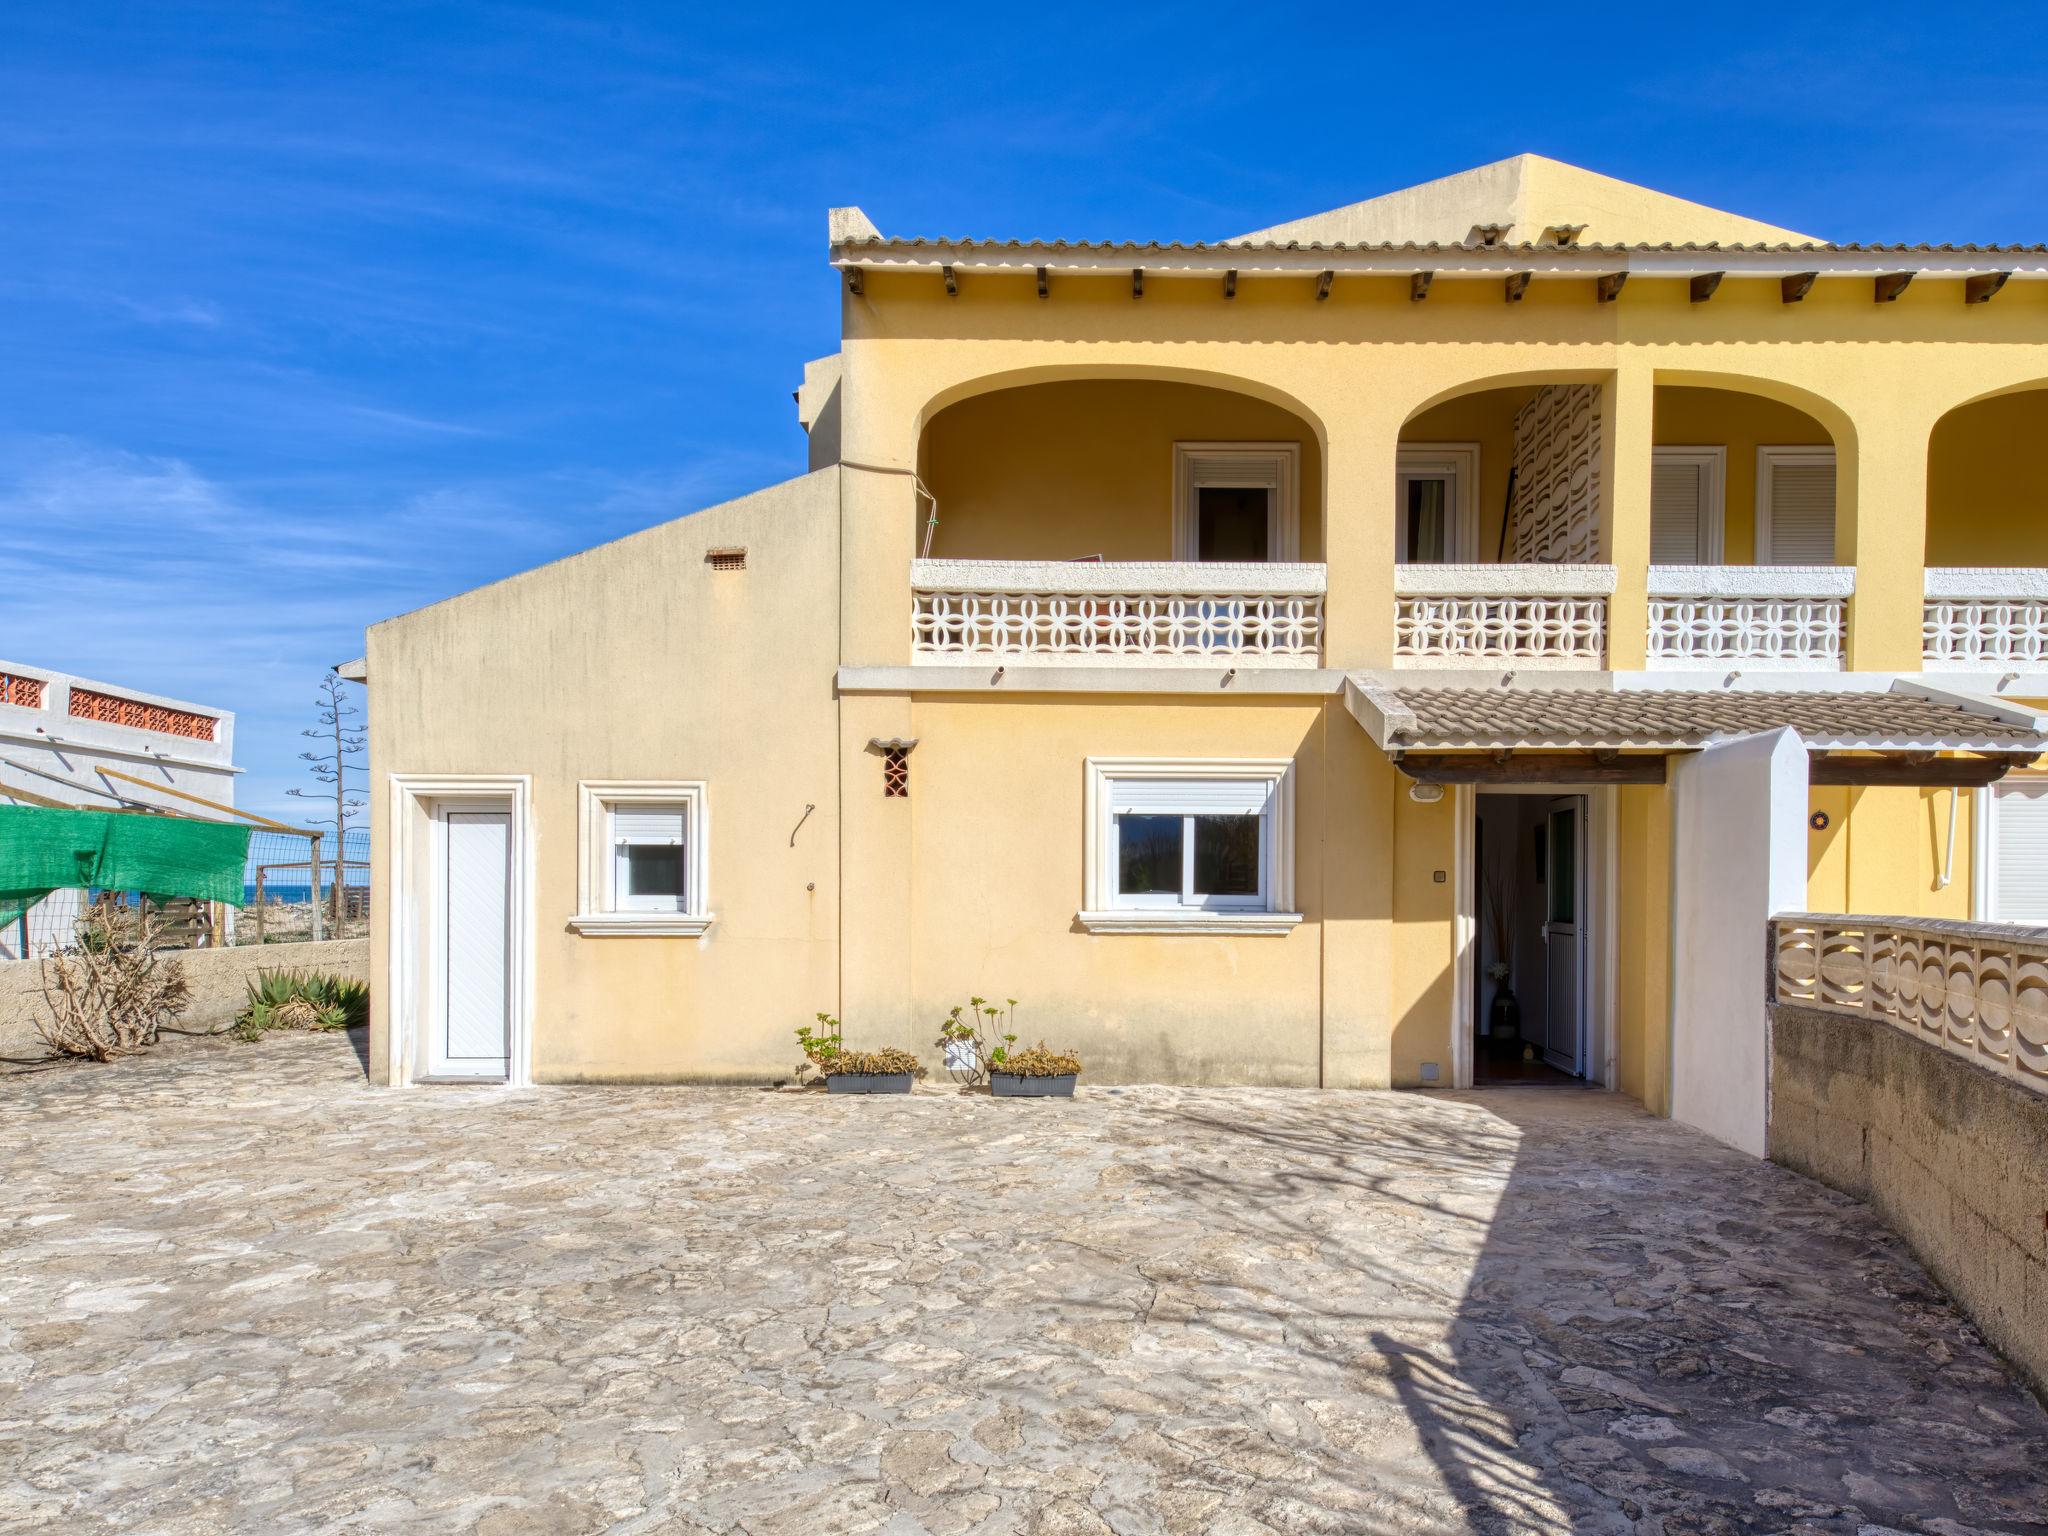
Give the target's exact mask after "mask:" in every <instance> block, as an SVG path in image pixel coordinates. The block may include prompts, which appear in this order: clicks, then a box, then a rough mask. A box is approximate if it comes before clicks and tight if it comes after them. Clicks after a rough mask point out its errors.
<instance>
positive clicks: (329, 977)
mask: <svg viewBox="0 0 2048 1536" xmlns="http://www.w3.org/2000/svg"><path fill="white" fill-rule="evenodd" d="M369 1022H370V986H369V983H368V982H365V981H359V980H357V979H356V978H355V977H352V976H336V975H333V974H331V973H329V972H326V971H298V970H260V971H258V972H257V973H256V975H255V976H254V978H253V979H251V981H250V982H249V1000H248V1002H246V1003H245V1004H243V1005H242V1011H241V1013H239V1014H238V1015H236V1017H235V1035H236V1036H237V1038H239V1039H243V1040H254V1039H257V1038H258V1037H259V1036H262V1035H265V1034H268V1033H269V1032H270V1031H271V1030H274V1029H352V1028H354V1027H355V1026H357V1025H359V1024H367V1023H369Z"/></svg>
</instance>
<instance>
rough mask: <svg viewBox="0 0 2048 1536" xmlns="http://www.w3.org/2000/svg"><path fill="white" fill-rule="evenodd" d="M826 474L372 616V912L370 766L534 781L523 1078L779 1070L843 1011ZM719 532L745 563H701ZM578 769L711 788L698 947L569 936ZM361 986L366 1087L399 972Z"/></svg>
mask: <svg viewBox="0 0 2048 1536" xmlns="http://www.w3.org/2000/svg"><path fill="white" fill-rule="evenodd" d="M838 482H839V471H837V470H836V469H828V470H821V471H819V472H817V473H815V474H811V475H807V476H805V477H803V478H802V479H799V480H792V481H789V482H786V483H785V484H782V485H779V486H775V487H773V488H771V489H769V490H766V491H762V492H759V493H758V494H756V495H753V496H748V497H745V498H742V499H741V500H739V501H735V502H729V503H727V504H725V505H724V506H721V507H714V508H712V509H710V510H708V511H704V512H699V513H697V514H695V515H694V516H691V517H687V518H683V519H681V520H679V521H676V522H671V523H665V524H663V525H661V526H660V527H658V528H653V529H650V530H648V531H647V532H645V533H641V534H637V535H635V536H633V537H631V538H627V539H621V540H619V541H618V542H616V543H613V544H606V545H602V546H600V547H599V548H596V549H593V550H589V551H586V552H585V553H583V554H580V555H577V556H574V557H572V558H570V559H568V560H563V561H559V562H557V563H556V564H553V565H549V566H543V567H541V568H540V569H539V570H536V571H529V572H527V573H525V574H524V575H521V576H515V577H513V578H511V579H510V580H507V581H502V582H499V583H497V584H496V585H494V586H489V587H483V588H479V589H478V590H476V591H474V592H470V593H467V594H465V595H463V596H461V597H458V598H453V599H450V600H449V601H447V602H444V603H439V604H436V605H435V606H433V607H431V608H424V609H421V610H420V611H418V612H417V613H412V614H408V615H406V616H405V617H403V618H399V619H393V620H390V621H388V622H386V623H383V624H379V625H377V626H376V627H375V628H373V629H372V630H371V631H370V635H369V666H370V688H369V703H370V773H371V782H372V784H373V785H374V786H376V792H375V793H373V794H372V795H371V797H370V800H371V807H372V827H371V835H372V838H373V841H374V844H375V846H376V848H377V850H378V853H377V858H376V861H375V868H374V871H373V884H372V892H373V894H372V910H373V911H376V912H380V913H381V912H389V911H390V910H392V908H391V906H390V902H391V899H392V891H391V885H390V868H389V860H390V852H391V848H392V846H393V844H392V828H391V826H390V825H389V811H390V806H389V796H388V794H387V793H386V792H385V791H384V789H383V786H384V785H385V783H386V775H388V774H392V773H443V774H462V773H471V774H512V773H524V774H530V775H531V776H532V779H533V822H534V836H535V854H536V859H537V863H536V869H535V898H536V921H535V942H536V946H537V948H536V955H535V969H536V973H537V974H536V978H535V986H536V999H537V1006H536V1016H535V1020H534V1031H533V1075H534V1077H535V1079H536V1080H538V1081H550V1080H553V1081H563V1080H575V1079H635V1078H670V1077H697V1078H712V1079H717V1078H732V1077H761V1076H766V1075H773V1074H776V1073H781V1072H786V1071H787V1070H788V1067H789V1064H790V1062H791V1061H792V1060H793V1059H795V1053H794V1049H793V1036H792V1034H791V1031H792V1030H793V1029H794V1028H795V1027H796V1025H797V1024H798V1023H800V1022H805V1021H808V1020H809V1018H810V1016H811V1015H812V1014H813V1013H814V1012H816V1011H817V1010H818V1009H820V1008H830V1007H832V1006H833V1005H834V1001H835V999H836V996H837V989H838V976H837V966H838V929H839V903H840V893H839V847H838V836H839V825H838V822H839V818H838V798H839V796H838V787H839V786H838V779H839V765H838V761H837V752H836V742H837V706H836V704H835V702H834V699H833V696H832V687H831V676H832V664H833V659H834V655H833V653H834V650H835V633H834V625H835V623H836V617H837V599H836V595H835V583H836V577H837V570H838V561H837V544H838V539H837V520H838ZM730 544H743V545H745V546H746V549H747V569H746V570H745V571H741V572H734V573H715V572H713V571H711V569H710V568H709V567H708V566H707V565H706V564H705V563H704V553H705V551H706V550H707V549H709V548H713V547H717V546H723V545H730ZM586 779H685V780H687V779H702V780H705V781H707V783H708V786H709V787H708V791H707V793H708V797H709V816H710V856H711V870H710V880H709V890H710V898H711V907H712V909H713V911H714V912H715V913H716V916H717V921H716V922H714V923H713V925H712V927H711V928H710V930H709V931H708V932H707V933H706V934H705V935H704V936H703V937H701V938H653V937H634V938H586V937H583V936H580V935H578V934H576V933H572V932H570V931H569V929H568V928H567V926H566V924H567V921H568V919H569V917H570V916H571V915H572V914H573V913H574V912H575V910H576V901H577V860H578V829H577V784H578V782H579V781H580V780H586ZM806 805H812V806H815V807H816V809H815V810H814V811H813V812H812V813H811V815H810V816H809V818H808V819H804V808H805V806H806ZM799 821H801V822H802V827H801V830H800V831H799V830H797V829H798V823H799ZM792 832H795V843H794V846H792V844H791V834H792ZM371 934H372V947H371V965H372V972H371V974H372V975H373V976H375V977H379V978H388V976H389V974H390V973H389V966H390V962H391V956H390V953H389V942H388V935H387V932H386V929H385V927H384V926H383V925H382V924H373V925H372V927H371ZM371 996H372V999H373V1005H372V1006H373V1014H372V1024H371V1053H370V1061H371V1070H372V1073H373V1076H375V1077H377V1078H378V1079H379V1080H381V1079H382V1075H383V1073H384V1070H385V1061H386V1055H385V1049H386V1041H387V1039H388V1034H387V1031H388V1030H389V1028H390V1007H391V998H390V988H389V987H388V986H387V985H382V984H380V985H377V986H373V987H372V989H371Z"/></svg>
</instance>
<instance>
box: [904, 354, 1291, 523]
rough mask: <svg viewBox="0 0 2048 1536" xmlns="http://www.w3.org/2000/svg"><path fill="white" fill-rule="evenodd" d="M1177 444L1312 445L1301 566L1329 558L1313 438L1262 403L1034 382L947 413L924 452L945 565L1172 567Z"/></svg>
mask: <svg viewBox="0 0 2048 1536" xmlns="http://www.w3.org/2000/svg"><path fill="white" fill-rule="evenodd" d="M1178 442H1257V443H1266V442H1288V443H1299V444H1300V445H1301V480H1300V500H1301V558H1302V559H1304V560H1320V559H1322V550H1323V535H1322V526H1323V516H1322V509H1323V460H1322V450H1321V447H1320V445H1319V443H1318V441H1317V437H1316V433H1315V430H1314V428H1312V427H1311V426H1310V425H1309V424H1308V423H1307V422H1305V421H1303V420H1302V419H1301V418H1300V417H1298V416H1296V415H1294V414H1293V413H1292V412H1290V411H1286V410H1283V409H1282V408H1281V407H1279V406H1277V405H1271V404H1268V403H1267V402H1266V401H1264V400H1260V399H1257V398H1255V397H1253V396H1251V395H1241V394H1236V393H1233V392H1231V391H1229V390H1223V389H1210V388H1206V387H1204V386H1201V385H1196V384H1174V383H1166V382H1162V381H1159V380H1153V379H1085V380H1070V381H1064V382H1060V383H1053V384H1032V385H1025V386H1022V387H1020V388H1016V389H1003V390H996V391H993V392H991V393H989V394H984V395H975V396H972V397H971V398H969V399H966V400H963V401H961V402H960V403H959V404H958V405H953V406H949V407H947V408H946V409H945V410H943V411H940V412H939V413H938V414H937V415H936V416H934V417H933V418H932V420H931V422H930V423H929V424H928V425H927V426H926V428H925V431H924V437H923V440H922V441H921V442H920V444H919V446H918V473H919V475H920V476H921V477H922V478H923V480H924V482H925V484H926V485H927V486H929V487H930V488H931V492H932V494H933V495H934V496H935V497H937V499H938V504H939V523H938V528H937V530H936V532H935V534H934V536H933V539H932V546H931V552H932V555H933V556H934V557H935V558H938V559H954V560H1080V559H1085V558H1087V557H1089V556H1091V555H1100V556H1101V557H1102V558H1104V559H1106V560H1171V559H1172V558H1173V445H1174V444H1175V443H1178ZM927 510H928V509H927ZM921 515H922V514H921ZM918 536H919V541H920V546H921V545H922V539H923V529H922V528H920V529H919V531H918Z"/></svg>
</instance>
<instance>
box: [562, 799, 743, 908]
mask: <svg viewBox="0 0 2048 1536" xmlns="http://www.w3.org/2000/svg"><path fill="white" fill-rule="evenodd" d="M621 805H660V806H673V807H674V808H676V809H677V810H680V811H681V812H682V813H683V901H684V904H685V910H683V911H681V912H674V911H659V910H646V909H641V910H633V909H629V908H623V907H621V906H620V905H619V898H618V885H617V879H618V877H617V866H618V850H617V848H616V847H615V846H614V843H615V841H616V840H615V839H614V838H613V836H612V811H613V809H614V808H615V807H617V806H621ZM576 824H577V837H578V844H579V849H578V855H579V856H578V858H577V862H576V914H575V916H573V917H571V918H570V919H569V927H570V928H571V929H572V930H573V931H574V932H576V933H580V934H582V935H583V936H584V937H585V938H649V937H653V938H663V937H671V938H672V937H683V938H693V937H695V936H697V935H699V934H702V933H703V932H704V931H705V930H706V929H708V928H709V927H710V926H711V924H712V922H713V921H714V917H713V913H712V911H711V805H710V796H709V794H708V792H707V790H706V787H705V784H704V781H703V780H701V779H586V780H584V781H583V782H581V783H579V784H578V785H577V786H576Z"/></svg>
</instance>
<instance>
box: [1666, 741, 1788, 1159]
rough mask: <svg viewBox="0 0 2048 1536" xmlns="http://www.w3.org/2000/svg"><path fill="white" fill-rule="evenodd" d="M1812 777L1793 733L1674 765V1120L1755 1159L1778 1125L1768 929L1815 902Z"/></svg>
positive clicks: (1724, 746)
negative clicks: (1809, 834) (1773, 1105)
mask: <svg viewBox="0 0 2048 1536" xmlns="http://www.w3.org/2000/svg"><path fill="white" fill-rule="evenodd" d="M1806 776H1807V766H1806V745H1805V743H1804V742H1802V741H1801V740H1800V739H1799V734H1798V733H1797V732H1796V731H1793V730H1791V729H1790V728H1786V729H1782V730H1776V731H1767V732H1763V733H1761V734H1759V735H1755V736H1742V737H1737V738H1736V739H1734V740H1732V741H1726V742H1721V743H1718V744H1716V745H1714V746H1710V747H1708V748H1706V749H1705V750H1704V751H1701V752H1698V753H1695V754H1693V755H1692V756H1690V757H1678V758H1674V759H1673V769H1672V776H1671V1117H1672V1118H1673V1119H1674V1120H1682V1121H1684V1122H1685V1123H1686V1124H1687V1125H1690V1126H1695V1127H1697V1128H1698V1129H1700V1130H1703V1131H1705V1132H1706V1133H1707V1134H1708V1135H1710V1136H1713V1137H1715V1138H1716V1139H1718V1140H1720V1141H1725V1142H1726V1143H1728V1145H1729V1146H1731V1147H1735V1148H1737V1149H1738V1150H1740V1151H1743V1152H1748V1153H1750V1154H1751V1155H1752V1156H1755V1157H1762V1156H1763V1155H1764V1128H1765V1125H1766V1123H1767V1121H1768V1118H1769V1105H1768V1102H1767V1095H1768V1093H1769V1084H1770V1052H1769V1039H1768V1033H1767V1030H1766V1024H1765V1014H1764V999H1765V989H1766V985H1767V976H1766V971H1767V964H1766V954H1765V938H1764V933H1765V923H1766V921H1767V920H1768V919H1769V918H1770V917H1771V915H1772V914H1773V913H1777V912H1796V911H1798V910H1800V904H1801V903H1802V902H1804V901H1805V899H1806Z"/></svg>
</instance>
